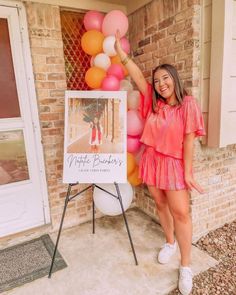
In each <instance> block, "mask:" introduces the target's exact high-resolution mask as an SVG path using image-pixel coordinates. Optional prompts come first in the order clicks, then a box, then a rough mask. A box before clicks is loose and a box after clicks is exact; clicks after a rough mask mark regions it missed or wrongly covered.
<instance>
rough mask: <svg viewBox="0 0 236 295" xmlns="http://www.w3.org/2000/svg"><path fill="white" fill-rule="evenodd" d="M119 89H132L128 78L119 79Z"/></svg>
mask: <svg viewBox="0 0 236 295" xmlns="http://www.w3.org/2000/svg"><path fill="white" fill-rule="evenodd" d="M120 90H125V91H132V90H133V85H132V84H131V83H130V82H129V81H128V80H125V79H124V80H121V81H120Z"/></svg>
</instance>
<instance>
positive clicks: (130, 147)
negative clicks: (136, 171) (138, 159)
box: [127, 136, 141, 153]
mask: <svg viewBox="0 0 236 295" xmlns="http://www.w3.org/2000/svg"><path fill="white" fill-rule="evenodd" d="M140 146H141V142H140V141H139V137H132V136H128V138H127V151H128V152H129V153H136V152H137V151H138V150H139V148H140Z"/></svg>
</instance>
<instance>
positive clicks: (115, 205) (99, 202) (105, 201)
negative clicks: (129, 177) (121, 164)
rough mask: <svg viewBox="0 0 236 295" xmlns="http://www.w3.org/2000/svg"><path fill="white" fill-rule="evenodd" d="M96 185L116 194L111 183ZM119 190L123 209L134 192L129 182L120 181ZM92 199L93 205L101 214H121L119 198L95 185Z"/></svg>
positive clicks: (128, 204) (127, 206) (130, 201)
mask: <svg viewBox="0 0 236 295" xmlns="http://www.w3.org/2000/svg"><path fill="white" fill-rule="evenodd" d="M98 186H100V187H101V188H103V189H105V190H107V191H108V192H110V193H112V194H114V195H115V196H117V191H116V187H115V185H114V184H113V183H109V184H98ZM119 190H120V194H121V198H122V204H123V207H124V210H127V209H128V208H129V206H130V205H131V203H132V200H133V194H134V192H133V189H132V186H131V185H130V184H129V183H121V184H119ZM93 199H94V203H95V206H96V207H97V208H98V210H99V211H101V212H102V213H103V214H106V215H111V216H115V215H119V214H122V210H121V206H120V202H119V200H118V199H117V198H116V197H114V196H111V195H110V194H108V193H106V192H104V191H102V190H100V189H99V188H97V187H95V189H94V192H93Z"/></svg>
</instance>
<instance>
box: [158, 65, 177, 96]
mask: <svg viewBox="0 0 236 295" xmlns="http://www.w3.org/2000/svg"><path fill="white" fill-rule="evenodd" d="M154 86H155V90H156V91H157V92H158V93H159V94H160V95H161V96H162V97H164V98H165V99H170V98H172V99H176V95H175V84H174V81H173V78H172V77H171V76H170V74H169V73H168V72H167V71H166V70H164V69H159V70H157V71H156V72H155V74H154Z"/></svg>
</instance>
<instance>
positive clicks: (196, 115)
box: [183, 96, 206, 136]
mask: <svg viewBox="0 0 236 295" xmlns="http://www.w3.org/2000/svg"><path fill="white" fill-rule="evenodd" d="M183 119H184V134H188V133H192V132H194V133H195V135H196V136H204V135H206V132H205V128H204V121H203V116H202V112H201V109H200V106H199V105H198V103H197V101H196V99H195V98H194V97H192V96H187V97H185V98H184V102H183Z"/></svg>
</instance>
